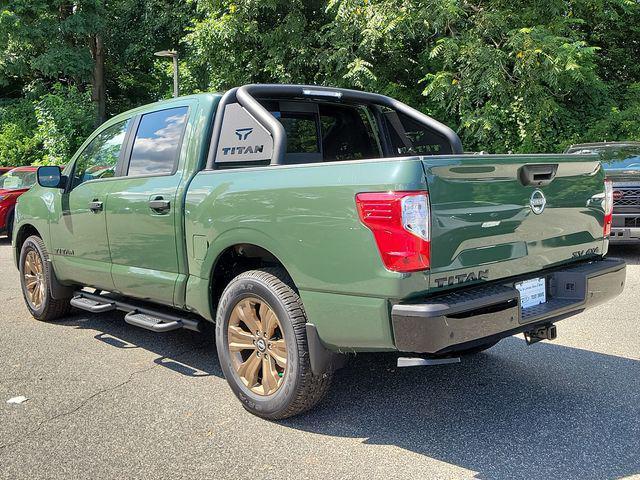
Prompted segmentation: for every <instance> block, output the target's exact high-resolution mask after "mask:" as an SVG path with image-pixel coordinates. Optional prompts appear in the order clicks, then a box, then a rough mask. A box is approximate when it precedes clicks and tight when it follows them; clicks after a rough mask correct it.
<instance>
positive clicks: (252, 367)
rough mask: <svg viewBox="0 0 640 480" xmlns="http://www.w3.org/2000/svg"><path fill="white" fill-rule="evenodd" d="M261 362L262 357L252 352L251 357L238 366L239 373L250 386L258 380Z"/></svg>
mask: <svg viewBox="0 0 640 480" xmlns="http://www.w3.org/2000/svg"><path fill="white" fill-rule="evenodd" d="M261 363H262V362H261V359H260V357H258V356H257V355H256V354H255V353H252V354H251V355H250V356H249V358H247V360H246V361H244V362H243V363H242V364H240V367H238V375H240V378H242V379H243V380H244V381H245V383H246V384H247V386H248V387H249V388H251V387H253V386H254V385H255V384H256V383H257V382H258V373H259V372H260V366H261Z"/></svg>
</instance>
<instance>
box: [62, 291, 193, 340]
mask: <svg viewBox="0 0 640 480" xmlns="http://www.w3.org/2000/svg"><path fill="white" fill-rule="evenodd" d="M132 302H133V301H126V302H125V301H123V300H120V299H118V298H114V297H108V296H106V295H98V294H95V293H89V292H84V291H79V292H75V295H74V297H73V298H72V299H71V302H70V303H71V305H73V306H74V307H76V308H79V309H81V310H86V311H88V312H92V313H101V312H108V311H111V310H121V311H123V312H127V314H126V315H125V317H124V321H125V322H127V323H128V324H129V325H134V326H136V327H140V328H145V329H147V330H151V331H152V332H170V331H172V330H178V329H179V328H186V329H187V330H193V331H195V332H201V331H202V320H199V319H195V318H187V317H186V316H180V315H172V314H170V313H165V312H161V311H159V310H156V309H155V308H152V307H149V306H146V305H145V306H142V305H136V304H135V303H132Z"/></svg>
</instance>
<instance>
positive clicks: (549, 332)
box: [524, 325, 558, 345]
mask: <svg viewBox="0 0 640 480" xmlns="http://www.w3.org/2000/svg"><path fill="white" fill-rule="evenodd" d="M557 336H558V331H557V329H556V326H555V325H543V326H541V327H537V328H534V329H533V330H529V331H526V332H524V339H525V340H526V341H527V345H532V344H534V343H536V342H539V341H540V340H555V339H556V338H557Z"/></svg>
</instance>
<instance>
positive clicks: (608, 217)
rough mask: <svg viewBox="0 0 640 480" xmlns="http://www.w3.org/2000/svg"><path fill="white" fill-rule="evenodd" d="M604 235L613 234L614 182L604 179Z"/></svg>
mask: <svg viewBox="0 0 640 480" xmlns="http://www.w3.org/2000/svg"><path fill="white" fill-rule="evenodd" d="M603 208H604V236H605V237H608V236H609V235H610V234H611V222H612V220H613V184H612V183H611V180H609V179H606V180H605V181H604V202H603Z"/></svg>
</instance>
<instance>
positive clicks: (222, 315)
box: [215, 268, 333, 420]
mask: <svg viewBox="0 0 640 480" xmlns="http://www.w3.org/2000/svg"><path fill="white" fill-rule="evenodd" d="M248 297H257V298H259V299H261V300H264V301H266V303H267V304H268V305H269V306H270V307H271V308H272V310H273V312H274V313H275V314H276V315H277V317H278V320H279V322H280V324H281V326H282V330H283V331H282V334H283V337H284V340H285V343H286V347H287V365H286V372H285V374H284V376H283V379H282V382H283V383H282V384H281V385H280V387H279V388H278V389H277V390H276V391H275V392H274V393H272V394H270V395H260V394H257V393H254V392H253V391H252V390H251V389H249V388H248V387H247V386H246V385H245V384H244V383H243V382H242V380H241V379H240V377H239V376H238V373H237V372H236V369H235V368H234V366H233V363H232V357H231V352H230V350H229V346H228V326H229V320H230V317H231V313H232V311H233V309H234V308H235V307H236V305H237V304H238V303H239V302H240V301H241V300H243V299H246V298H248ZM306 323H307V317H306V314H305V312H304V307H303V305H302V301H301V300H300V297H299V296H298V294H297V293H296V291H295V290H294V288H293V283H292V281H291V279H290V278H289V276H288V275H287V274H286V272H285V271H284V270H283V269H280V268H264V269H261V270H251V271H248V272H244V273H242V274H240V275H238V276H237V277H236V278H234V279H233V280H232V281H231V282H230V283H229V285H227V287H226V288H225V290H224V292H223V293H222V297H221V299H220V303H219V305H218V311H217V315H216V333H215V337H216V338H215V340H216V348H217V350H218V358H219V360H220V366H221V368H222V371H223V373H224V375H225V378H226V379H227V382H228V383H229V386H230V387H231V390H233V393H234V394H235V395H236V396H237V397H238V399H239V400H240V402H242V405H243V406H244V408H245V409H247V410H248V411H249V412H251V413H253V414H254V415H257V416H259V417H262V418H266V419H269V420H281V419H283V418H287V417H291V416H294V415H298V414H300V413H302V412H304V411H306V410H309V409H311V408H313V407H314V406H315V405H316V404H317V403H318V402H319V401H320V400H321V399H322V398H323V397H324V395H325V394H326V392H327V390H328V389H329V386H330V384H331V379H332V377H333V373H332V372H329V373H326V374H324V375H321V376H318V375H314V374H313V372H312V371H311V365H310V361H309V349H308V346H307V334H306Z"/></svg>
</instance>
